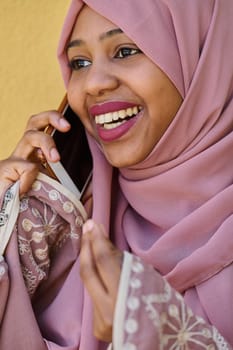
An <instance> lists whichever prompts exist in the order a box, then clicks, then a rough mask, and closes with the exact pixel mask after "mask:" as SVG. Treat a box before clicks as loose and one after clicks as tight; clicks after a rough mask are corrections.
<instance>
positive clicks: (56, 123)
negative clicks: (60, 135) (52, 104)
mask: <svg viewBox="0 0 233 350" xmlns="http://www.w3.org/2000/svg"><path fill="white" fill-rule="evenodd" d="M47 125H52V127H54V128H55V129H57V130H59V131H64V132H65V131H67V130H69V127H70V124H69V123H68V121H67V120H66V119H65V118H64V117H63V115H62V114H60V113H58V112H57V111H46V112H42V113H39V114H35V115H33V116H32V117H31V118H30V119H29V120H28V123H27V126H26V130H33V129H35V130H44V129H45V127H46V126H47Z"/></svg>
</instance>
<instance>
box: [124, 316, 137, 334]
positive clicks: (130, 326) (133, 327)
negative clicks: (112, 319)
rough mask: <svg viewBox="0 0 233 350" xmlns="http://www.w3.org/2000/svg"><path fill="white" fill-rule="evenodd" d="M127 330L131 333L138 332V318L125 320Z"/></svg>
mask: <svg viewBox="0 0 233 350" xmlns="http://www.w3.org/2000/svg"><path fill="white" fill-rule="evenodd" d="M125 330H126V332H127V333H129V334H133V333H136V332H137V330H138V323H137V321H136V320H134V319H132V318H130V319H128V320H126V322H125Z"/></svg>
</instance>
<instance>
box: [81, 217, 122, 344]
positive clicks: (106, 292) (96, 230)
mask: <svg viewBox="0 0 233 350" xmlns="http://www.w3.org/2000/svg"><path fill="white" fill-rule="evenodd" d="M122 259H123V254H122V253H121V252H120V251H119V250H118V249H117V248H116V247H114V245H113V244H112V243H111V242H110V241H109V239H108V238H107V237H106V234H105V231H104V229H103V227H102V226H101V225H97V224H95V223H94V222H93V221H92V220H88V221H87V222H86V223H85V224H84V225H83V237H82V247H81V253H80V274H81V277H82V279H83V282H84V284H85V287H86V288H87V290H88V292H89V294H90V296H91V298H92V302H93V308H94V334H95V336H96V337H97V338H98V339H101V340H103V341H111V338H112V325H113V317H114V311H115V304H116V299H117V292H118V285H119V280H120V274H121V265H122Z"/></svg>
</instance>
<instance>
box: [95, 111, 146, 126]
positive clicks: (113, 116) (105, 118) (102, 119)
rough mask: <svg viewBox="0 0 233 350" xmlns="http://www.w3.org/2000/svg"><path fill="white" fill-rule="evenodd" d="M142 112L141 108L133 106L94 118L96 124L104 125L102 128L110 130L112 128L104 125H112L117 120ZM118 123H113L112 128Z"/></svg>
mask: <svg viewBox="0 0 233 350" xmlns="http://www.w3.org/2000/svg"><path fill="white" fill-rule="evenodd" d="M141 110H142V107H141V106H139V107H138V106H134V107H133V108H127V109H121V110H120V111H115V112H109V113H105V114H99V115H96V116H95V122H96V124H104V127H105V128H106V129H111V128H112V126H111V125H108V126H106V125H107V124H106V123H112V122H114V121H117V120H119V119H120V120H121V121H122V120H123V119H125V118H127V117H131V116H132V115H134V114H135V115H136V114H138V112H139V111H141ZM116 124H118V123H113V124H112V125H113V127H116V126H118V125H116Z"/></svg>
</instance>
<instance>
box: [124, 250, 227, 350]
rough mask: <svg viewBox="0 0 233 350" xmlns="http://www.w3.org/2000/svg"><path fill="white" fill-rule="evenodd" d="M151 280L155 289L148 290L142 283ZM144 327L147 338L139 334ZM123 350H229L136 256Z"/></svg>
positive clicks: (213, 331) (180, 298)
mask: <svg viewBox="0 0 233 350" xmlns="http://www.w3.org/2000/svg"><path fill="white" fill-rule="evenodd" d="M146 275H147V277H146ZM152 276H153V277H152ZM155 276H156V277H155ZM151 277H152V278H154V283H152V284H151V283H149V285H150V286H151V285H152V286H153V288H151V287H148V283H147V285H146V284H145V283H143V280H144V279H145V280H147V281H148V280H149V281H150V280H151ZM151 289H152V290H151ZM155 290H156V292H155ZM146 315H147V317H146V318H145V316H146ZM141 324H143V330H144V331H145V336H144V337H142V336H141V334H140V333H141V331H142V328H141ZM148 334H149V337H147V335H148ZM142 338H143V339H142ZM123 349H124V350H139V349H140V350H141V349H145V350H147V349H148V350H151V349H159V350H192V349H205V350H214V349H221V350H228V349H229V348H228V344H227V342H226V341H225V340H224V338H223V337H222V336H221V335H220V334H219V332H218V331H217V329H216V328H215V327H212V326H210V325H208V324H206V323H205V321H204V320H203V319H202V318H201V317H198V316H195V315H194V314H193V312H192V311H191V309H190V308H188V307H187V305H186V304H185V302H184V299H183V298H182V296H181V295H180V294H179V293H177V292H175V291H174V290H173V289H172V288H171V286H170V285H169V284H168V283H167V282H166V281H165V280H164V279H163V278H162V277H161V276H160V275H158V274H157V273H156V271H154V270H153V268H151V267H148V266H147V265H143V263H142V262H141V261H140V259H139V258H137V257H135V256H133V258H132V263H131V272H130V280H129V285H128V294H127V301H126V317H125V320H124V345H123Z"/></svg>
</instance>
